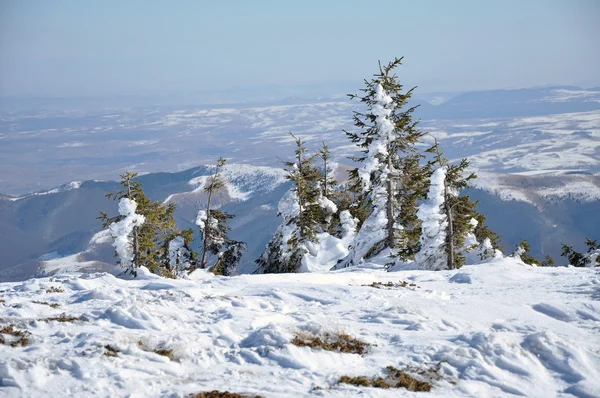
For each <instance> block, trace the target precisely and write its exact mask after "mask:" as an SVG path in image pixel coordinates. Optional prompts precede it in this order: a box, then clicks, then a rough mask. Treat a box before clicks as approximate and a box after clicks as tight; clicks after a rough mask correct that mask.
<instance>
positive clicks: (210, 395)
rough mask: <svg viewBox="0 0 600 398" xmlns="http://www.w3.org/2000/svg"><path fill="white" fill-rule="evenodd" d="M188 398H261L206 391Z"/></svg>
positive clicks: (227, 392)
mask: <svg viewBox="0 0 600 398" xmlns="http://www.w3.org/2000/svg"><path fill="white" fill-rule="evenodd" d="M189 398H262V397H261V396H260V395H252V396H251V395H242V394H238V393H235V392H229V391H218V390H213V391H206V392H201V393H198V394H192V395H190V396H189Z"/></svg>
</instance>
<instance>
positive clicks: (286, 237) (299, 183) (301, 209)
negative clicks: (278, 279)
mask: <svg viewBox="0 0 600 398" xmlns="http://www.w3.org/2000/svg"><path fill="white" fill-rule="evenodd" d="M290 136H291V137H292V138H293V139H294V141H295V143H296V150H295V159H294V160H293V161H284V162H283V163H284V166H285V170H286V176H285V178H286V179H288V180H290V181H291V182H292V183H293V184H294V185H293V187H292V188H291V189H290V190H289V191H288V192H287V193H286V194H285V195H284V196H283V198H282V199H281V200H280V201H279V206H278V216H279V217H281V218H282V222H281V224H280V226H279V228H278V229H277V231H276V232H275V235H274V236H273V238H272V239H271V241H270V242H269V243H268V244H267V247H266V250H265V252H264V253H263V254H262V255H261V256H260V257H259V258H258V259H257V260H256V263H257V265H258V268H257V270H256V271H255V273H260V274H263V273H286V272H298V270H299V269H300V267H301V266H302V259H303V257H304V255H305V254H306V253H308V252H309V250H308V248H307V245H308V244H309V243H316V242H317V241H318V237H317V234H318V233H322V232H326V230H327V224H328V218H330V217H331V215H333V214H334V213H335V212H336V211H337V207H336V205H335V204H334V203H333V202H332V201H331V200H329V198H327V197H326V196H324V195H323V192H322V191H321V190H322V189H323V187H322V182H323V175H322V173H321V171H320V170H319V168H317V167H316V166H315V164H314V163H315V158H316V156H317V155H308V154H307V150H306V147H305V145H304V142H302V140H301V139H300V138H298V137H296V136H295V135H294V134H293V133H292V132H290Z"/></svg>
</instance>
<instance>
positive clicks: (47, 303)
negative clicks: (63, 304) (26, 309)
mask: <svg viewBox="0 0 600 398" xmlns="http://www.w3.org/2000/svg"><path fill="white" fill-rule="evenodd" d="M33 303H35V304H43V305H48V306H50V307H52V308H58V307H60V304H58V303H49V302H47V301H33Z"/></svg>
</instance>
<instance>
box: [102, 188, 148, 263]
mask: <svg viewBox="0 0 600 398" xmlns="http://www.w3.org/2000/svg"><path fill="white" fill-rule="evenodd" d="M136 209H137V203H136V202H135V200H133V199H128V198H122V199H121V200H120V201H119V214H120V215H121V216H122V217H123V218H122V219H121V220H120V221H118V222H114V223H112V224H110V226H109V229H110V233H111V235H112V236H113V238H114V239H115V241H114V243H113V246H114V247H115V252H116V254H117V256H118V258H119V264H120V265H121V267H123V269H124V270H125V273H130V274H133V275H135V274H136V268H138V267H139V266H140V263H139V257H138V241H137V240H138V237H137V231H136V229H137V228H139V227H140V226H141V225H142V224H143V223H144V222H145V221H146V218H145V217H144V216H142V215H141V214H137V213H136V212H135V211H136Z"/></svg>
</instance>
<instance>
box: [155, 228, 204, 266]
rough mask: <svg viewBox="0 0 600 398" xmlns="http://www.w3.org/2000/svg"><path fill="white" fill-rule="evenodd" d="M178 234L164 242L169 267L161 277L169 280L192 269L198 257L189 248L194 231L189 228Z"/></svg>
mask: <svg viewBox="0 0 600 398" xmlns="http://www.w3.org/2000/svg"><path fill="white" fill-rule="evenodd" d="M179 233H180V234H179V235H173V236H171V237H170V238H169V239H168V240H165V242H166V243H167V247H166V248H165V252H166V253H167V255H168V258H169V266H168V267H167V268H166V269H165V270H164V272H163V275H164V276H167V277H171V278H176V277H178V276H181V275H183V274H184V272H185V271H188V270H189V269H191V268H193V267H194V266H195V265H196V261H197V257H198V255H197V253H196V251H195V250H193V249H192V247H191V246H190V243H191V242H192V241H193V234H194V231H193V230H192V229H191V228H190V229H186V230H183V231H179Z"/></svg>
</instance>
